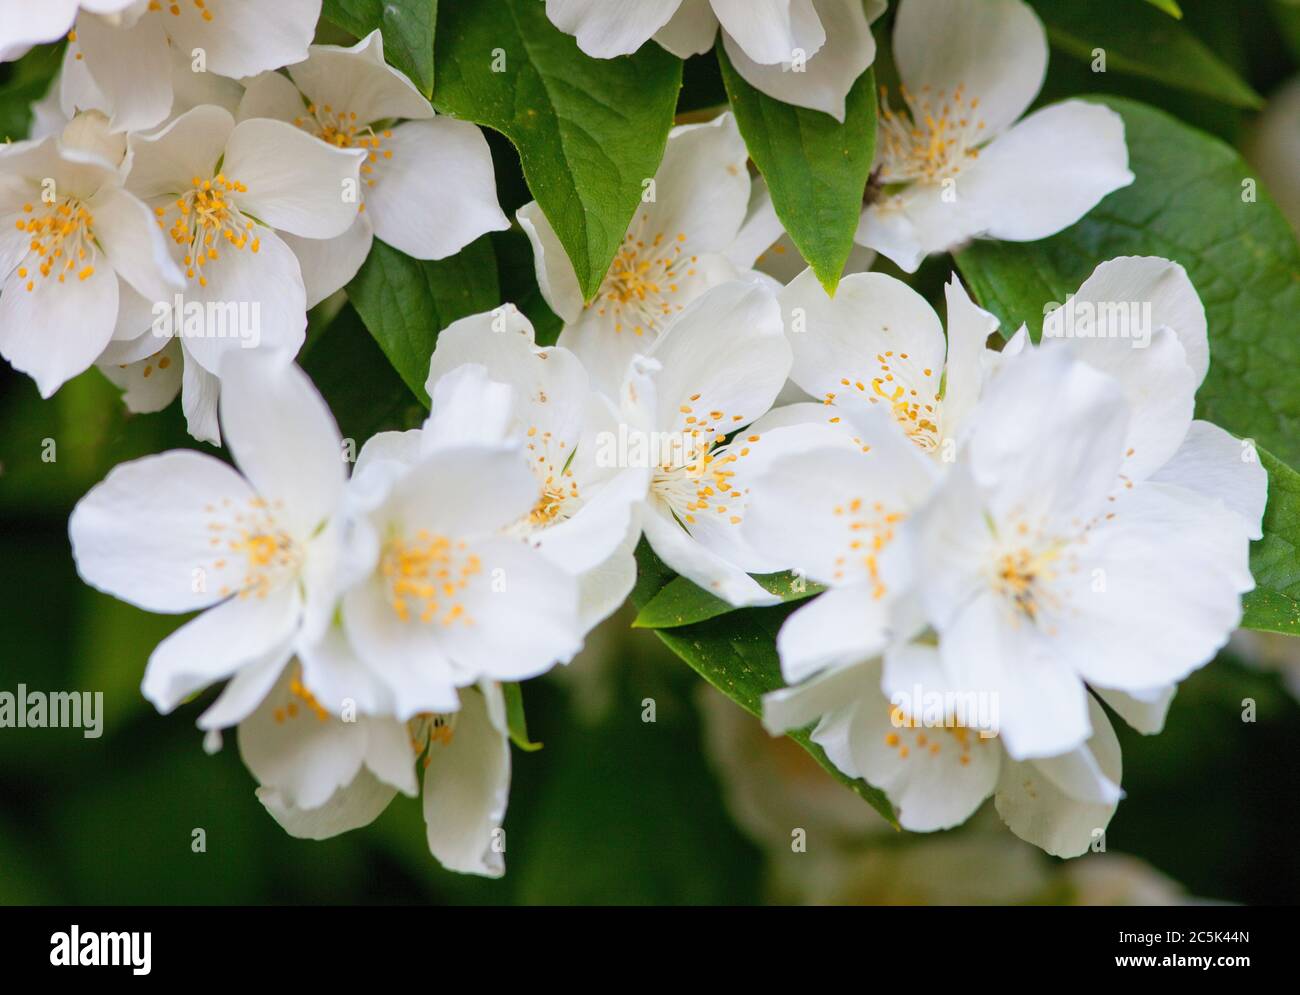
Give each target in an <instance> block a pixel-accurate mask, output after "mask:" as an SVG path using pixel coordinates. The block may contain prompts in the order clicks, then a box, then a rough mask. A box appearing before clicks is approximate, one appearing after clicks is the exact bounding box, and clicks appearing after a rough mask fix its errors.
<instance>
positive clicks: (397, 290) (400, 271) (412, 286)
mask: <svg viewBox="0 0 1300 995" xmlns="http://www.w3.org/2000/svg"><path fill="white" fill-rule="evenodd" d="M348 298H349V300H351V301H352V305H353V306H354V307H355V308H356V309H357V312H358V313H359V314H360V315H361V320H362V321H364V322H365V323H366V327H367V328H368V329H370V334H371V335H373V336H374V337H375V341H376V342H378V343H379V348H381V349H382V350H383V351H384V355H386V356H387V357H388V361H389V362H390V363H392V364H393V368H394V369H396V370H397V372H398V373H399V374H400V375H401V377H402V380H403V381H405V383H406V386H407V387H409V388H410V389H411V391H412V393H414V394H415V396H416V397H418V398H419V399H420V400H421V401H423V402H424V404H425V405H426V406H427V405H428V404H429V395H428V394H427V393H426V392H425V390H424V381H425V380H427V379H428V377H429V357H430V356H432V355H433V347H434V346H435V345H436V344H437V341H438V333H439V332H440V331H442V329H444V328H446V327H447V326H448V325H450V324H451V323H452V322H453V321H456V320H457V319H459V318H464V317H465V316H466V315H471V314H478V313H479V312H482V311H491V310H492V309H493V308H494V307H496V306H497V305H498V304H500V292H499V289H498V287H497V267H496V257H495V256H494V255H493V253H492V242H491V239H490V238H489V237H488V236H487V235H484V236H483V237H481V238H479V239H478V240H477V241H475V242H471V243H470V244H469V245H467V246H466V247H465V248H464V249H462V250H461V251H460V252H458V253H457V254H456V255H454V256H452V257H450V258H449V259H440V260H437V261H435V262H430V261H422V260H419V259H412V258H411V257H410V256H408V255H405V254H404V253H401V252H398V251H397V250H396V249H394V248H393V247H392V246H389V245H386V244H384V243H383V242H381V241H379V240H378V239H375V244H374V248H372V249H371V250H370V255H369V257H368V258H367V259H366V261H365V264H364V265H363V266H362V267H361V271H360V272H359V273H357V275H356V276H355V277H353V278H352V282H351V283H349V284H348Z"/></svg>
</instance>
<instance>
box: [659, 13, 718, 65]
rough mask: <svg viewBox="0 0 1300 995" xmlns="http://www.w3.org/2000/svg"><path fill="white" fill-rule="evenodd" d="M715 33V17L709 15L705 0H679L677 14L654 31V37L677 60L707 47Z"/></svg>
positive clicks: (716, 31) (716, 27)
mask: <svg viewBox="0 0 1300 995" xmlns="http://www.w3.org/2000/svg"><path fill="white" fill-rule="evenodd" d="M717 34H718V19H717V18H716V17H714V16H713V8H712V7H710V6H709V0H682V4H681V6H680V7H678V8H677V13H675V14H673V16H672V17H671V18H670V19H669V21H668V23H667V24H665V25H664V26H663V27H662V28H660V29H659V30H658V31H656V32H655V36H654V38H655V41H657V42H658V43H659V44H660V45H662V46H663V47H664V48H666V49H668V51H670V52H672V53H673V55H675V56H677V57H678V58H679V59H689V58H690V57H691V56H692V55H703V54H704V53H705V52H707V51H708V50H709V49H711V48H712V47H713V39H714V38H715V37H716V36H717Z"/></svg>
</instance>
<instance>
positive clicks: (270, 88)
mask: <svg viewBox="0 0 1300 995" xmlns="http://www.w3.org/2000/svg"><path fill="white" fill-rule="evenodd" d="M310 51H311V54H310V55H309V56H308V57H307V60H306V61H305V62H300V63H298V64H297V65H292V66H289V68H288V74H289V75H288V78H286V77H285V76H282V75H280V74H279V73H266V74H264V75H262V76H259V77H258V78H257V79H254V80H250V81H249V83H248V88H247V92H246V93H245V96H244V100H243V103H242V104H241V106H240V112H239V116H240V118H241V119H246V118H249V117H269V118H277V119H279V120H282V121H288V122H290V123H292V124H294V125H296V126H297V127H299V128H302V129H304V130H305V131H307V132H308V133H309V134H313V135H316V136H317V137H318V138H320V139H321V140H322V141H324V142H325V143H327V144H329V145H332V146H334V147H336V148H357V149H362V150H364V151H365V152H366V162H365V163H364V164H363V165H362V167H361V178H362V187H361V193H362V195H363V198H362V202H361V204H360V206H359V208H358V211H359V216H358V217H357V218H356V219H355V222H354V223H353V225H352V227H351V228H349V229H348V230H347V232H345V233H344V234H343V235H341V236H339V237H338V238H334V239H330V240H328V241H326V240H315V239H301V238H295V237H293V236H289V237H288V238H287V241H288V242H289V244H290V246H292V248H293V250H294V251H295V252H296V253H297V254H298V258H299V259H300V260H301V261H302V269H303V276H304V278H305V279H306V281H307V304H308V306H309V307H310V306H312V305H314V304H315V303H317V302H318V301H320V300H323V299H324V298H325V297H327V296H328V295H329V294H331V293H333V292H334V291H335V290H337V289H338V288H339V287H342V286H343V285H344V284H345V283H347V282H348V281H349V280H350V279H352V277H353V276H354V275H355V274H356V272H357V270H358V269H359V268H360V266H361V264H362V263H363V262H364V261H365V258H366V255H367V254H368V253H369V252H370V243H371V241H372V239H374V238H375V237H376V236H377V237H379V238H380V239H382V240H383V241H385V242H387V243H388V244H389V245H391V246H393V247H394V248H396V249H400V250H401V251H402V252H404V253H406V254H407V255H408V256H413V257H415V258H416V259H442V258H444V257H446V256H450V255H452V254H453V253H456V252H459V251H460V250H461V249H462V248H464V247H465V246H466V245H468V244H469V243H470V242H472V241H474V239H476V238H478V237H479V236H480V235H482V234H484V233H485V232H489V231H501V230H503V229H506V228H509V227H510V222H509V221H508V220H507V218H506V216H505V215H504V214H502V213H501V208H500V207H499V206H498V205H497V195H496V185H495V183H494V181H493V176H492V156H491V153H490V152H489V150H488V145H487V142H486V141H485V140H484V138H483V133H482V131H480V130H479V128H478V127H477V126H476V125H473V124H470V123H469V122H467V121H457V120H456V119H455V118H450V117H446V116H441V115H440V116H437V117H435V116H434V113H433V108H432V107H430V106H429V101H428V100H426V99H425V98H424V97H423V96H422V95H421V94H420V92H419V91H418V90H417V89H416V88H415V87H414V86H413V85H412V84H411V82H410V80H408V79H407V78H406V77H405V76H403V75H402V74H401V73H400V72H398V71H397V70H396V69H393V68H392V67H391V66H389V65H388V64H387V63H386V62H384V42H383V38H382V37H381V35H380V33H379V32H378V31H372V32H371V33H370V34H369V35H367V36H366V37H365V38H363V39H362V40H361V41H359V42H357V44H356V45H354V46H353V47H351V48H342V47H340V46H337V45H313V46H312V47H311V50H310ZM399 122H400V123H399Z"/></svg>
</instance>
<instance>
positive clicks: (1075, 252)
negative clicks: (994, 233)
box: [957, 98, 1300, 466]
mask: <svg viewBox="0 0 1300 995" xmlns="http://www.w3.org/2000/svg"><path fill="white" fill-rule="evenodd" d="M1102 102H1103V103H1105V104H1107V105H1108V106H1110V107H1112V108H1114V109H1115V110H1116V111H1118V112H1119V113H1120V114H1121V115H1122V116H1123V118H1124V125H1125V135H1126V138H1127V141H1128V148H1129V167H1130V168H1131V169H1132V170H1133V172H1134V174H1135V175H1136V177H1137V179H1136V181H1135V182H1134V183H1133V184H1132V185H1131V186H1129V187H1126V188H1124V189H1123V190H1117V191H1116V192H1115V193H1113V194H1111V195H1110V196H1109V197H1107V198H1106V199H1105V200H1103V201H1102V202H1101V203H1100V204H1099V205H1098V206H1097V207H1096V208H1094V209H1093V210H1092V211H1091V212H1090V213H1089V214H1088V216H1087V217H1085V218H1084V219H1083V220H1082V221H1080V222H1079V223H1078V224H1075V225H1074V226H1072V227H1070V228H1068V229H1066V230H1065V231H1063V232H1061V233H1060V234H1058V235H1054V236H1052V237H1051V238H1048V239H1044V240H1043V241H1040V242H1034V243H1031V244H1015V243H1010V242H994V241H978V242H975V243H974V244H973V245H971V246H970V248H968V249H966V250H965V251H963V252H961V253H960V254H959V255H958V256H957V265H958V266H959V267H960V269H961V272H962V275H963V276H964V277H965V279H966V281H967V284H968V285H969V287H970V288H971V290H972V292H973V293H974V294H975V296H976V298H977V299H978V300H979V301H981V302H982V303H983V305H984V306H985V307H987V308H989V309H990V310H992V311H993V312H994V313H995V314H996V315H997V316H998V317H999V318H1000V319H1001V321H1002V331H1003V334H1005V335H1010V334H1012V333H1013V332H1014V331H1015V330H1016V329H1017V328H1019V326H1020V324H1021V323H1022V322H1023V323H1026V324H1028V325H1029V328H1030V331H1031V333H1032V334H1034V335H1035V336H1037V334H1038V332H1039V329H1040V327H1041V325H1042V316H1043V306H1044V304H1045V303H1046V302H1049V301H1064V300H1065V298H1066V295H1067V294H1071V293H1073V292H1074V291H1075V290H1077V289H1078V287H1079V285H1080V284H1081V283H1082V282H1083V280H1084V279H1085V278H1086V277H1087V276H1088V275H1089V274H1090V273H1091V272H1092V271H1093V269H1094V268H1096V266H1097V264H1098V263H1100V262H1102V261H1104V260H1107V259H1112V258H1114V257H1116V256H1125V255H1155V256H1164V257H1165V258H1167V259H1172V260H1174V261H1176V262H1178V263H1181V264H1182V265H1183V266H1184V267H1185V268H1186V269H1187V273H1188V275H1189V276H1190V277H1191V280H1192V283H1193V284H1194V285H1195V286H1196V289H1197V291H1198V292H1199V294H1200V296H1201V300H1202V302H1203V303H1204V304H1205V312H1206V317H1207V318H1208V320H1209V332H1210V357H1211V362H1210V372H1209V375H1208V376H1207V377H1206V379H1205V383H1204V384H1202V386H1201V389H1200V391H1199V392H1198V395H1197V414H1198V416H1199V417H1201V418H1205V419H1207V420H1209V421H1212V422H1214V423H1216V424H1218V425H1221V426H1223V427H1224V428H1226V429H1227V430H1229V431H1230V432H1232V433H1234V434H1235V435H1239V436H1242V437H1246V438H1251V439H1254V440H1255V442H1256V443H1257V444H1258V445H1260V446H1263V447H1266V448H1267V449H1269V450H1270V451H1271V452H1273V453H1275V454H1277V456H1278V457H1279V458H1280V459H1281V460H1283V461H1284V462H1285V463H1288V464H1290V465H1292V466H1295V465H1300V391H1298V390H1297V389H1296V372H1295V371H1296V370H1297V369H1300V337H1297V336H1296V335H1295V334H1293V330H1294V328H1295V316H1296V315H1297V314H1300V247H1297V245H1296V240H1295V236H1294V234H1293V233H1292V231H1291V228H1290V226H1289V225H1288V224H1287V222H1286V220H1285V219H1284V218H1283V217H1282V215H1281V213H1280V212H1279V211H1278V210H1277V208H1276V207H1275V206H1274V204H1273V203H1272V201H1271V200H1270V198H1269V196H1268V194H1267V192H1266V191H1265V190H1264V189H1263V188H1262V186H1261V187H1258V188H1255V187H1253V185H1252V184H1246V183H1245V181H1246V180H1247V179H1252V177H1251V174H1250V171H1249V170H1248V168H1247V167H1246V164H1245V163H1244V162H1243V161H1242V159H1241V157H1240V156H1239V155H1238V154H1237V153H1236V152H1235V151H1234V150H1233V149H1231V148H1230V147H1228V146H1227V145H1225V144H1224V143H1223V142H1221V141H1219V140H1218V139H1215V138H1211V137H1210V136H1208V135H1206V134H1204V133H1203V132H1200V131H1197V130H1195V129H1194V128H1190V127H1188V126H1187V125H1185V124H1182V123H1181V122H1179V121H1177V120H1175V119H1174V118H1171V117H1169V116H1168V115H1167V114H1164V113H1162V112H1160V111H1157V110H1154V109H1152V108H1150V107H1146V106H1144V105H1142V104H1138V103H1134V102H1133V101H1129V100H1123V99H1120V98H1105V99H1104V100H1102ZM1252 191H1253V192H1255V193H1256V194H1257V196H1258V200H1254V201H1252V200H1250V199H1249V198H1248V194H1249V193H1251V192H1252Z"/></svg>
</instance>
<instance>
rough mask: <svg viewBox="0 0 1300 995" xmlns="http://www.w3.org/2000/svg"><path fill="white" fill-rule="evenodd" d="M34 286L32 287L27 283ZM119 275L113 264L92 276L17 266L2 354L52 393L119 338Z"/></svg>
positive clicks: (0, 300) (3, 306) (1, 322)
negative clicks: (47, 272) (23, 270)
mask: <svg viewBox="0 0 1300 995" xmlns="http://www.w3.org/2000/svg"><path fill="white" fill-rule="evenodd" d="M29 283H30V284H31V285H32V289H31V290H28V289H27V285H28V284H29ZM116 324H117V276H116V274H114V272H113V270H112V268H111V267H110V266H108V265H104V266H100V267H97V268H96V269H95V270H94V272H93V273H92V274H91V275H90V276H88V277H87V278H86V279H84V280H83V279H81V278H80V277H79V276H78V275H77V273H76V271H75V270H74V271H73V272H71V273H69V274H67V275H66V277H65V278H64V279H63V282H60V277H59V276H58V275H54V274H52V275H51V276H49V277H42V276H41V275H40V274H39V273H36V272H35V271H34V264H33V272H32V273H30V274H29V275H28V276H27V277H20V276H19V275H18V271H17V270H15V271H14V272H13V273H11V274H10V276H9V279H8V280H6V281H5V284H4V289H3V291H0V355H2V356H4V358H5V359H7V360H8V361H9V362H10V364H11V365H12V366H13V367H14V369H16V370H19V371H21V372H23V373H26V374H28V375H30V376H31V378H32V379H33V380H35V381H36V386H37V388H38V389H39V390H40V392H41V397H49V396H50V395H52V394H53V393H54V392H55V391H56V390H58V389H59V388H60V387H62V386H63V384H64V383H66V382H67V381H68V380H71V379H72V378H73V377H75V376H76V375H77V374H78V373H81V372H83V371H84V370H86V369H88V368H89V367H90V365H91V364H92V363H93V362H94V361H95V359H96V358H97V357H98V356H99V354H100V353H101V352H103V351H104V347H105V346H107V345H108V343H109V340H110V339H112V337H113V328H114V326H115V325H116Z"/></svg>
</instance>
